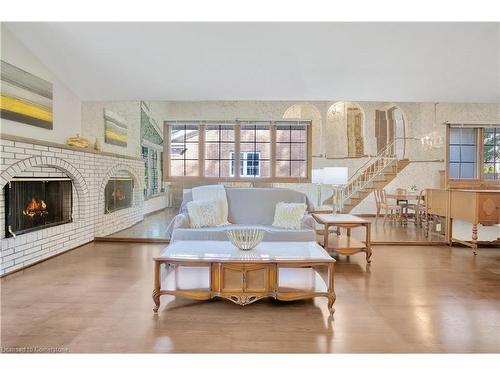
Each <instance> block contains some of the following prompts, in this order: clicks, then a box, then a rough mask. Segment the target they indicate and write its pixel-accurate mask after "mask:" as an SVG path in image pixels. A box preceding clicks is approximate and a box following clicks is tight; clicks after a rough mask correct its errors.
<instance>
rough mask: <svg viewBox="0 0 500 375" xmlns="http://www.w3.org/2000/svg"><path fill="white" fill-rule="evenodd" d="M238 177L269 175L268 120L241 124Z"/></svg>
mask: <svg viewBox="0 0 500 375" xmlns="http://www.w3.org/2000/svg"><path fill="white" fill-rule="evenodd" d="M240 177H243V178H244V177H271V127H270V123H269V122H266V123H264V122H262V123H250V122H248V123H242V124H241V130H240Z"/></svg>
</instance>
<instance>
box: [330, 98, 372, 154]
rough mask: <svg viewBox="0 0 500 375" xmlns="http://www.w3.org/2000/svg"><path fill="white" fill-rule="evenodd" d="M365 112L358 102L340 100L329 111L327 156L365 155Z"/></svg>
mask: <svg viewBox="0 0 500 375" xmlns="http://www.w3.org/2000/svg"><path fill="white" fill-rule="evenodd" d="M364 134H365V113H364V111H363V108H362V107H361V106H360V105H359V104H358V103H356V102H348V101H340V102H336V103H334V104H332V105H331V106H330V108H329V109H328V112H327V131H326V138H327V140H328V144H327V147H326V155H327V157H333V158H336V157H361V156H364V154H365V151H364Z"/></svg>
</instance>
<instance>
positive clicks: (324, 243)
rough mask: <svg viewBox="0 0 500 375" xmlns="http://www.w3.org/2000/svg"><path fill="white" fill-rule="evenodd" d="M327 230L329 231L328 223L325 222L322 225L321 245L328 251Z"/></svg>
mask: <svg viewBox="0 0 500 375" xmlns="http://www.w3.org/2000/svg"><path fill="white" fill-rule="evenodd" d="M328 231H329V225H328V224H325V225H324V227H323V247H324V248H325V250H326V251H328V235H329V234H330V233H329V232H328Z"/></svg>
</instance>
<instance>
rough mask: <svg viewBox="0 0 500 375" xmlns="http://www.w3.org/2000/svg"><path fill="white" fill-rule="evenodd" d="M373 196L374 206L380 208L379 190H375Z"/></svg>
mask: <svg viewBox="0 0 500 375" xmlns="http://www.w3.org/2000/svg"><path fill="white" fill-rule="evenodd" d="M373 194H374V195H375V204H376V205H377V207H380V203H381V200H380V189H376V190H375V191H374V192H373Z"/></svg>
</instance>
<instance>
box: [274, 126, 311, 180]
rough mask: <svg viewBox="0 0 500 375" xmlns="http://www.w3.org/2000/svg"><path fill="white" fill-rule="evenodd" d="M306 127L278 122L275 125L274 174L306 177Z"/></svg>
mask: <svg viewBox="0 0 500 375" xmlns="http://www.w3.org/2000/svg"><path fill="white" fill-rule="evenodd" d="M306 166H307V128H306V127H305V126H304V125H289V124H283V123H279V124H277V126H276V176H278V177H306V175H307V171H306Z"/></svg>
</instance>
